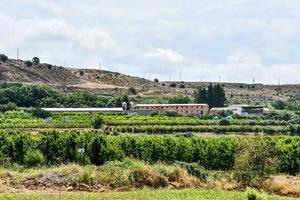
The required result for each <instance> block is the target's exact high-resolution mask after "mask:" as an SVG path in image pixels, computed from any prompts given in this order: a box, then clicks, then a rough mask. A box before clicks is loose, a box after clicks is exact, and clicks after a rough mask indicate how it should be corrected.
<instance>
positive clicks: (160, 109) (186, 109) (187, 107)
mask: <svg viewBox="0 0 300 200" xmlns="http://www.w3.org/2000/svg"><path fill="white" fill-rule="evenodd" d="M132 111H137V112H139V113H143V112H144V113H145V112H157V113H162V114H163V113H167V112H176V113H177V114H179V115H182V116H199V115H207V114H208V113H209V106H208V104H137V105H135V106H134V108H133V109H132Z"/></svg>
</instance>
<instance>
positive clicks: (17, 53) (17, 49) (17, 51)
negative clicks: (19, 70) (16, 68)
mask: <svg viewBox="0 0 300 200" xmlns="http://www.w3.org/2000/svg"><path fill="white" fill-rule="evenodd" d="M17 60H19V48H17Z"/></svg>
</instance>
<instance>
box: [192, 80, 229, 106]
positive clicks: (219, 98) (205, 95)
mask: <svg viewBox="0 0 300 200" xmlns="http://www.w3.org/2000/svg"><path fill="white" fill-rule="evenodd" d="M194 101H195V102H196V103H207V104H208V105H209V107H210V108H212V107H224V103H225V101H226V97H225V91H224V89H223V87H222V86H221V85H220V84H217V85H215V86H213V85H212V84H209V86H208V88H207V89H206V88H198V89H197V90H196V92H195V93H194Z"/></svg>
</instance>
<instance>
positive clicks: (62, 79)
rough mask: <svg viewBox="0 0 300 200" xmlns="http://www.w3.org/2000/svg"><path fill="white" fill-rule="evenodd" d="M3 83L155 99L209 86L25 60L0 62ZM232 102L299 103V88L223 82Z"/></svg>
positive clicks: (0, 74)
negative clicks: (130, 93)
mask: <svg viewBox="0 0 300 200" xmlns="http://www.w3.org/2000/svg"><path fill="white" fill-rule="evenodd" d="M0 80H1V82H4V81H6V82H21V83H44V84H49V85H52V86H55V87H56V88H58V89H60V90H62V91H65V92H74V91H87V90H88V91H91V92H93V93H95V94H98V95H102V96H114V95H119V94H124V93H126V92H127V91H128V88H130V87H133V88H135V89H136V90H137V92H138V95H137V97H139V98H141V99H156V98H163V97H167V96H176V95H178V94H182V95H188V96H190V97H192V96H193V92H194V90H195V88H197V87H206V86H208V84H209V83H207V82H185V83H180V82H175V83H176V87H175V88H172V87H169V85H170V83H169V82H159V83H154V82H153V81H150V80H147V79H144V78H139V77H133V76H128V75H124V74H121V73H117V72H110V71H104V70H95V69H75V68H64V67H61V66H54V65H50V64H45V63H43V64H38V65H32V66H28V65H26V63H25V61H22V60H14V59H9V60H8V61H7V62H0ZM221 84H222V85H223V86H224V88H225V91H226V95H227V99H228V100H229V102H230V103H253V102H259V103H261V102H271V101H274V100H277V99H282V100H287V99H295V100H300V85H280V86H279V85H263V84H255V85H253V84H244V83H221Z"/></svg>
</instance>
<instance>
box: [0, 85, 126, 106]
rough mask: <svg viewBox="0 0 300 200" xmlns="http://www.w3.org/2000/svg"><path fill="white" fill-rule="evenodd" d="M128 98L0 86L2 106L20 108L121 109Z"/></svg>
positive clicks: (17, 86) (40, 87) (18, 86)
mask: <svg viewBox="0 0 300 200" xmlns="http://www.w3.org/2000/svg"><path fill="white" fill-rule="evenodd" d="M123 101H125V102H126V103H128V105H129V98H128V96H123V97H114V98H103V97H98V96H96V95H94V94H92V93H89V92H76V93H74V94H69V95H66V94H63V93H61V92H59V91H57V90H55V89H53V88H51V87H49V86H46V85H22V84H8V83H3V84H0V104H8V103H14V104H16V105H17V106H18V107H121V106H122V102H123Z"/></svg>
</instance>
